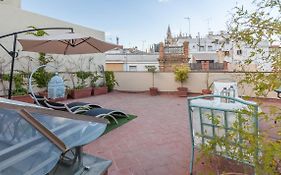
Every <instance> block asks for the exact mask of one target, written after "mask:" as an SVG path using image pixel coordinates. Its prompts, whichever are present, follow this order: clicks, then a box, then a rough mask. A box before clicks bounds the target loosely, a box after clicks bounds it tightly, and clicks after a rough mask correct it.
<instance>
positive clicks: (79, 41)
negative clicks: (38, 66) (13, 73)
mask: <svg viewBox="0 0 281 175" xmlns="http://www.w3.org/2000/svg"><path fill="white" fill-rule="evenodd" d="M18 41H19V42H20V44H21V45H22V47H23V51H29V52H40V53H49V54H64V55H72V54H87V53H103V52H106V51H108V50H111V49H114V48H118V47H121V46H119V45H115V44H111V43H107V42H104V41H101V40H98V39H96V38H93V37H90V36H85V35H82V34H77V33H67V34H60V35H48V36H42V37H36V36H29V37H28V38H24V39H18Z"/></svg>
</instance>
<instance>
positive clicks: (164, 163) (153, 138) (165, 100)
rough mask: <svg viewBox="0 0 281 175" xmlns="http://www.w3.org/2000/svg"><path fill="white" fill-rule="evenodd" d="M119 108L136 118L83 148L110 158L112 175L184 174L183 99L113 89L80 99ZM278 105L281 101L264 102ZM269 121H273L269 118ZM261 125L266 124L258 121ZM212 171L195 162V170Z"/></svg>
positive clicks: (186, 151)
mask: <svg viewBox="0 0 281 175" xmlns="http://www.w3.org/2000/svg"><path fill="white" fill-rule="evenodd" d="M79 101H84V102H92V103H97V104H100V105H102V106H104V107H107V108H113V109H119V110H122V111H124V112H126V113H129V114H133V115H137V116H138V117H137V118H136V119H134V120H132V121H130V122H129V123H127V124H125V125H123V126H121V127H119V128H117V129H115V130H113V131H111V132H109V133H107V134H106V135H104V136H102V137H100V138H99V139H98V140H96V141H95V142H93V143H91V144H89V145H87V146H85V147H84V151H85V152H87V153H90V154H93V155H96V156H100V157H103V158H106V159H110V160H113V165H112V166H111V167H110V169H109V174H112V175H127V174H140V175H156V174H161V175H165V174H167V175H171V174H177V175H184V174H187V172H188V164H189V162H190V154H191V138H190V132H189V127H188V126H189V124H188V122H189V121H188V114H187V103H186V98H180V97H177V96H175V95H168V94H161V95H158V96H150V95H148V94H147V93H122V92H112V93H109V94H107V95H100V96H94V97H90V98H84V99H79ZM269 104H271V105H274V106H279V107H281V102H280V101H275V102H266V103H265V104H264V105H263V108H262V109H263V110H264V111H268V108H266V107H265V106H266V105H269ZM270 122H272V121H270ZM261 126H262V127H266V126H267V125H266V124H265V123H263V122H261ZM206 169H208V171H210V172H214V169H212V168H211V169H210V167H208V166H207V164H201V163H198V164H197V166H196V168H195V171H196V173H199V174H200V173H203V174H204V173H205V171H206Z"/></svg>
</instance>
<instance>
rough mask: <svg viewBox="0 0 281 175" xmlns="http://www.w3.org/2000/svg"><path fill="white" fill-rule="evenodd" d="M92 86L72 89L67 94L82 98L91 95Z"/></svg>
mask: <svg viewBox="0 0 281 175" xmlns="http://www.w3.org/2000/svg"><path fill="white" fill-rule="evenodd" d="M91 92H92V88H91V87H88V88H83V89H72V90H70V93H69V96H70V97H71V98H74V99H76V98H84V97H89V96H91Z"/></svg>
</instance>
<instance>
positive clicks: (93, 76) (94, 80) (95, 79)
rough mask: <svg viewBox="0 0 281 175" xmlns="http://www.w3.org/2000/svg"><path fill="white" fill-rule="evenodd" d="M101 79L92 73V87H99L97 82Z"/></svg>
mask: <svg viewBox="0 0 281 175" xmlns="http://www.w3.org/2000/svg"><path fill="white" fill-rule="evenodd" d="M99 78H101V76H100V75H98V73H97V72H93V73H91V75H90V85H91V87H96V86H97V85H96V82H97V81H98V79H99Z"/></svg>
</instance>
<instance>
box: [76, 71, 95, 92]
mask: <svg viewBox="0 0 281 175" xmlns="http://www.w3.org/2000/svg"><path fill="white" fill-rule="evenodd" d="M76 76H77V78H78V85H77V86H76V87H75V89H82V88H85V87H86V86H87V84H86V80H87V79H88V78H89V77H90V76H91V72H85V71H78V72H76Z"/></svg>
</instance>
